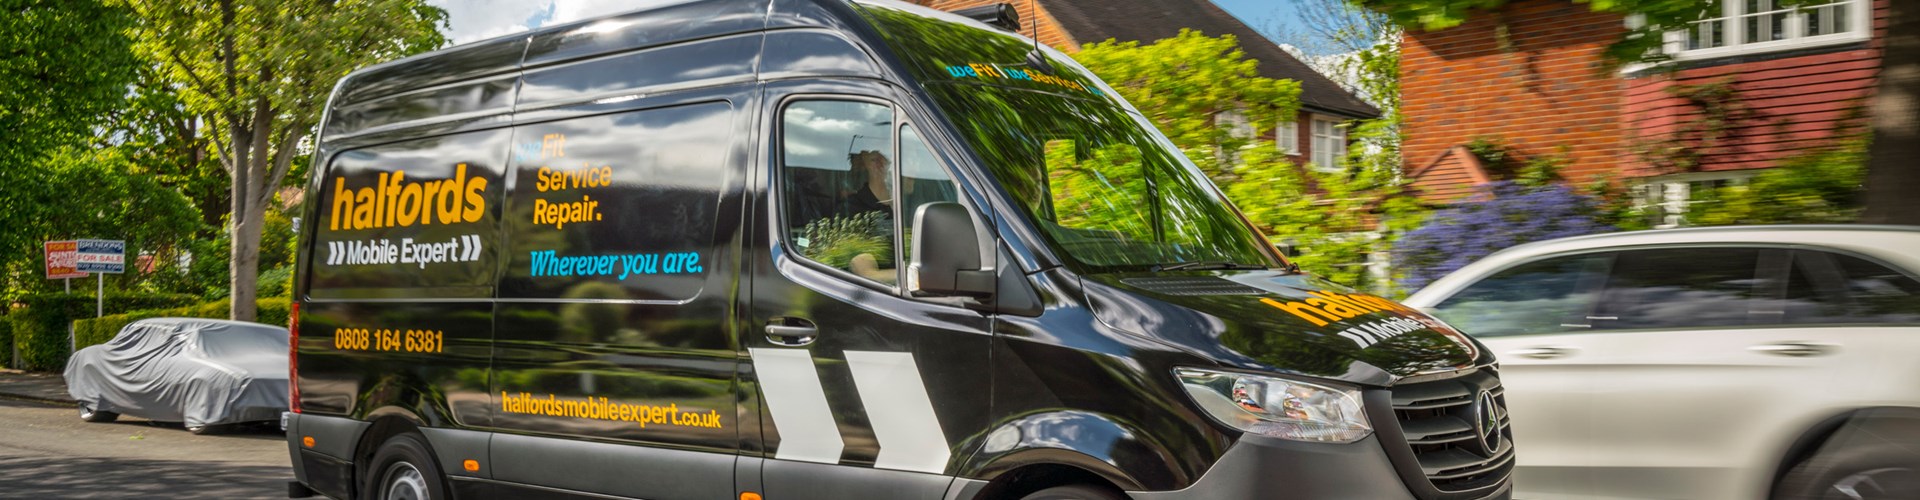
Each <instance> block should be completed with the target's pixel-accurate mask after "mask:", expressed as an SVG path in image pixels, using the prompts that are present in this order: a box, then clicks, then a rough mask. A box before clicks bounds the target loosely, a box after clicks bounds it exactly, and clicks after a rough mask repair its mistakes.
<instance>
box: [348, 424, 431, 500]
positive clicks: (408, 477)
mask: <svg viewBox="0 0 1920 500" xmlns="http://www.w3.org/2000/svg"><path fill="white" fill-rule="evenodd" d="M365 477H366V480H365V481H364V482H363V483H362V487H361V490H360V495H359V497H360V498H365V499H370V500H445V499H446V498H448V497H447V486H446V484H447V483H446V476H444V475H442V474H441V473H440V466H439V465H438V464H436V463H434V461H433V454H432V453H430V452H428V451H427V442H426V439H424V438H422V437H420V435H419V434H414V433H404V434H398V435H395V436H393V437H391V438H387V441H386V442H385V443H381V444H380V449H379V450H378V451H375V452H374V454H373V460H372V461H370V462H368V463H367V469H366V475H365Z"/></svg>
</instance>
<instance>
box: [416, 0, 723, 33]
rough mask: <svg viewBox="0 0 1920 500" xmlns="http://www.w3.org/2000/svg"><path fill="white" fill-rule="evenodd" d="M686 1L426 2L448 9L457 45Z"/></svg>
mask: <svg viewBox="0 0 1920 500" xmlns="http://www.w3.org/2000/svg"><path fill="white" fill-rule="evenodd" d="M683 1H685V0H651V1H634V0H427V3H430V4H433V5H435V6H438V7H440V8H442V9H446V10H447V24H448V25H449V27H448V28H447V38H448V39H450V40H452V41H453V43H454V44H462V43H469V42H475V41H479V40H485V39H488V38H493V37H496V36H500V35H505V34H508V33H516V32H521V31H527V30H530V29H534V28H539V27H541V26H548V25H553V24H559V23H565V22H569V21H576V20H580V19H586V18H589V17H596V16H601V15H606V14H612V13H616V12H626V11H631V10H638V9H643V8H647V7H650V6H655V5H665V4H674V3H681V2H683Z"/></svg>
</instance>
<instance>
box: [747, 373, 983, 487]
mask: <svg viewBox="0 0 1920 500" xmlns="http://www.w3.org/2000/svg"><path fill="white" fill-rule="evenodd" d="M847 366H849V367H851V368H852V369H853V385H854V386H855V387H857V388H859V390H860V403H861V404H862V405H865V406H866V409H867V420H868V421H870V422H872V423H873V435H874V437H875V438H877V439H878V440H879V441H880V456H879V457H877V458H875V459H874V461H873V466H874V467H875V468H880V469H896V470H908V471H915V472H926V473H932V474H939V473H942V472H946V470H947V459H948V458H950V457H951V456H952V451H951V450H950V449H949V447H948V446H947V435H946V433H945V432H942V431H941V430H940V419H939V417H938V416H937V415H934V412H933V400H932V399H930V398H928V397H927V385H926V384H925V383H923V382H921V381H920V367H919V366H917V365H915V364H914V362H913V354H911V353H904V352H863V351H847ZM784 435H785V434H782V436H784Z"/></svg>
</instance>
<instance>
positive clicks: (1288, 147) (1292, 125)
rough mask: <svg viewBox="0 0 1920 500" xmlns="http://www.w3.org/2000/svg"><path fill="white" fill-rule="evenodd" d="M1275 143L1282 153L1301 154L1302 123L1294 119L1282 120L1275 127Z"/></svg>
mask: <svg viewBox="0 0 1920 500" xmlns="http://www.w3.org/2000/svg"><path fill="white" fill-rule="evenodd" d="M1273 144H1274V146H1275V147H1278V148H1280V152H1282V153H1286V154H1290V155H1297V154H1300V123H1299V122H1298V121H1296V120H1293V119H1287V120H1281V121H1280V123H1279V124H1278V125H1275V126H1274V127H1273Z"/></svg>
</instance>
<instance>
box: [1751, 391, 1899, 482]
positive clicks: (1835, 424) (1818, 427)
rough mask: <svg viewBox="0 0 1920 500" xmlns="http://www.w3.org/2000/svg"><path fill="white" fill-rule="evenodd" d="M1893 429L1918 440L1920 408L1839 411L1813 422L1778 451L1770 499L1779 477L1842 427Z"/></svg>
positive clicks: (1769, 479) (1771, 478) (1769, 476)
mask: <svg viewBox="0 0 1920 500" xmlns="http://www.w3.org/2000/svg"><path fill="white" fill-rule="evenodd" d="M1846 428H1856V429H1863V430H1896V429H1897V430H1896V432H1900V433H1904V434H1907V435H1908V436H1909V437H1912V438H1916V439H1920V407H1908V406H1874V407H1865V408H1855V409H1851V410H1846V411H1842V412H1840V413H1837V414H1834V415H1832V416H1828V417H1827V418H1824V419H1820V420H1818V421H1816V422H1814V424H1813V425H1811V426H1808V427H1807V428H1806V429H1805V430H1803V431H1801V433H1800V435H1799V436H1798V437H1795V438H1794V439H1793V441H1791V442H1789V443H1788V444H1787V445H1786V447H1785V448H1782V449H1781V451H1780V453H1779V459H1778V460H1777V461H1776V462H1775V463H1774V464H1773V469H1772V471H1771V473H1770V474H1767V475H1766V476H1765V479H1766V481H1767V483H1766V485H1765V488H1764V491H1765V492H1766V494H1767V496H1768V497H1769V498H1771V497H1772V496H1773V495H1774V494H1776V493H1778V489H1779V487H1780V479H1781V478H1783V477H1785V476H1786V474H1787V472H1788V471H1790V470H1792V469H1793V467H1794V466H1795V465H1797V464H1799V463H1800V462H1802V461H1805V460H1807V459H1809V458H1812V457H1813V456H1814V455H1816V454H1818V453H1819V452H1820V451H1821V450H1822V449H1824V448H1825V447H1826V445H1827V444H1828V442H1829V441H1831V440H1832V439H1833V438H1834V437H1835V436H1839V435H1841V431H1842V429H1846Z"/></svg>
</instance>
